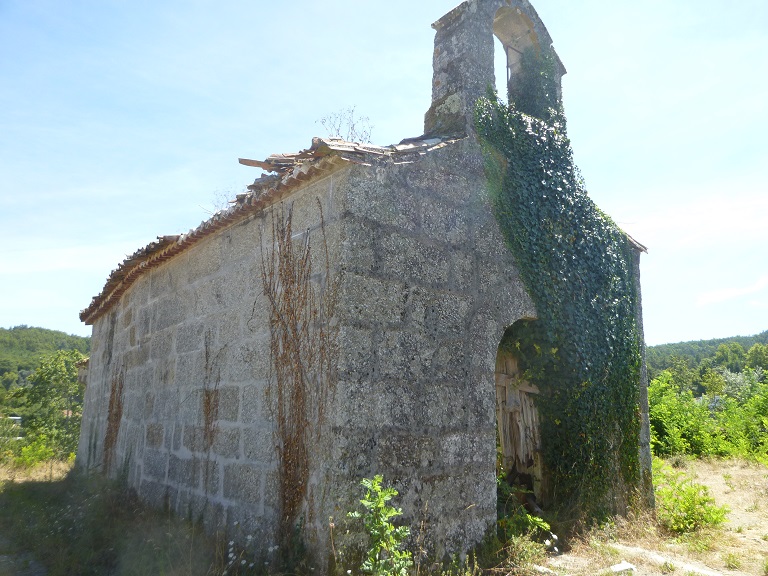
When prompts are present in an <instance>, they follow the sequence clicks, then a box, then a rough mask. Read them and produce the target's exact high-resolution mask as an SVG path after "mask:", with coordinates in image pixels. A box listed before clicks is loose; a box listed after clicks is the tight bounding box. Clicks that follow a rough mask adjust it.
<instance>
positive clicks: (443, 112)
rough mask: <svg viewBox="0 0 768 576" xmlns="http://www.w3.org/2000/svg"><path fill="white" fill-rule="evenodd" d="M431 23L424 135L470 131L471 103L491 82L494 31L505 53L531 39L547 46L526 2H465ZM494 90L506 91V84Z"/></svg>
mask: <svg viewBox="0 0 768 576" xmlns="http://www.w3.org/2000/svg"><path fill="white" fill-rule="evenodd" d="M432 27H433V28H434V29H435V31H436V34H435V51H434V56H433V77H432V105H431V106H430V108H429V110H428V111H427V113H426V116H425V118H424V133H425V134H427V135H435V136H463V135H466V134H469V133H471V132H472V130H473V128H472V127H473V113H474V106H475V102H476V101H477V99H478V98H480V97H481V96H484V95H485V93H486V90H487V89H488V87H489V86H490V87H493V86H495V83H496V81H495V78H494V66H493V57H494V41H495V37H494V30H495V31H496V36H497V37H498V38H499V39H500V40H501V41H502V42H504V43H505V47H507V52H508V53H510V54H514V53H515V52H514V50H515V49H519V46H520V45H522V46H526V45H530V44H531V43H532V42H533V44H535V45H539V46H547V47H551V45H552V39H551V38H550V36H549V33H548V32H547V29H546V28H545V27H544V24H542V22H541V20H540V19H539V16H538V14H536V11H535V10H534V9H533V7H532V6H531V5H530V3H529V2H528V1H527V0H467V1H466V2H464V3H462V4H461V5H459V6H457V7H456V8H454V9H453V10H451V11H450V12H449V13H448V14H446V15H445V16H443V17H442V18H440V19H439V20H438V21H437V22H435V23H434V24H433V25H432ZM515 42H518V43H519V45H518V46H515ZM510 49H511V51H510ZM564 73H565V69H564V68H562V74H564ZM562 74H561V75H562ZM497 88H498V89H499V90H500V91H501V92H503V93H506V87H497Z"/></svg>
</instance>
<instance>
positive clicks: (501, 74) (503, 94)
mask: <svg viewBox="0 0 768 576" xmlns="http://www.w3.org/2000/svg"><path fill="white" fill-rule="evenodd" d="M493 75H494V78H495V83H496V93H497V94H498V96H499V98H501V99H502V100H504V101H506V100H507V98H508V94H507V90H508V88H507V82H508V81H509V77H508V75H507V49H506V48H505V47H504V44H502V43H501V40H499V37H498V36H494V38H493Z"/></svg>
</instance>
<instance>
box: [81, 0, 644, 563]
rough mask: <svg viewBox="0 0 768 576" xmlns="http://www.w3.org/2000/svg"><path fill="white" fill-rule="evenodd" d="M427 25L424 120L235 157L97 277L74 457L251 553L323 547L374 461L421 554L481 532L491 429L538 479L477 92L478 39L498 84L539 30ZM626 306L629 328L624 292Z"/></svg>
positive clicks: (513, 287)
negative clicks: (509, 339)
mask: <svg viewBox="0 0 768 576" xmlns="http://www.w3.org/2000/svg"><path fill="white" fill-rule="evenodd" d="M433 28H434V29H435V31H436V36H435V52H434V76H433V80H432V104H431V106H430V108H429V110H428V111H427V113H426V116H425V126H424V135H423V136H421V137H418V138H411V139H407V140H404V141H402V142H401V143H400V144H397V145H392V146H374V145H369V144H361V143H355V142H347V141H343V140H340V139H336V138H315V139H313V140H312V143H311V146H310V147H309V148H307V149H306V150H303V151H301V152H298V153H296V154H276V155H273V156H270V157H269V158H267V159H266V160H263V161H259V160H248V159H241V160H240V162H241V163H242V164H245V165H248V166H253V167H256V168H259V169H261V170H262V171H263V172H264V174H263V175H261V176H259V177H258V178H256V180H255V181H254V182H253V184H251V185H250V186H248V191H247V193H243V194H240V195H238V196H237V198H236V199H234V201H233V202H232V203H231V206H230V207H229V208H228V209H226V210H223V211H220V212H218V213H216V214H215V215H214V216H213V217H211V218H210V219H209V220H207V221H205V222H203V223H202V224H201V225H200V226H198V227H197V228H195V229H193V230H191V231H189V232H188V233H186V234H182V235H174V236H161V237H158V239H157V240H156V241H154V242H152V243H150V244H148V245H147V246H145V247H144V248H141V249H139V250H138V251H136V252H135V253H134V254H133V255H131V256H129V257H128V258H127V259H125V260H124V261H123V262H122V263H121V264H120V265H119V266H118V267H117V268H116V269H115V270H114V271H113V272H112V273H111V274H110V276H109V278H108V279H107V281H106V284H105V286H104V288H103V290H102V291H101V293H100V294H98V295H97V296H96V297H94V298H93V301H92V302H91V303H90V305H89V306H88V307H87V308H86V309H85V310H83V311H82V313H81V319H82V320H83V321H84V322H85V323H86V324H89V325H92V326H93V340H92V352H91V356H90V360H89V365H88V373H87V388H86V395H85V401H84V410H83V421H82V430H81V436H80V443H79V449H78V453H77V465H78V466H79V467H81V468H83V469H87V470H93V471H97V472H100V473H104V474H107V475H112V476H119V475H122V476H123V477H124V478H125V481H126V482H127V483H128V484H129V485H130V486H131V487H133V488H135V490H136V491H137V493H138V494H139V496H140V497H141V498H142V499H143V500H144V501H146V502H148V503H150V504H151V505H153V506H157V507H166V508H168V509H170V510H172V511H174V512H176V513H177V514H179V515H181V516H186V517H191V518H194V519H200V520H202V521H203V523H204V524H205V526H206V527H207V528H208V529H209V530H211V531H214V530H219V531H226V533H227V534H229V535H231V537H232V538H233V539H239V540H241V541H244V538H245V535H246V534H248V535H253V536H255V537H256V539H257V540H258V541H259V542H260V544H261V545H263V547H264V549H267V548H270V549H271V547H272V546H273V545H277V543H278V540H279V538H280V534H281V533H284V532H285V530H286V524H287V523H289V524H292V525H294V526H295V525H298V524H300V525H301V529H302V531H303V537H304V538H305V540H306V542H307V543H308V546H309V547H310V549H313V550H316V551H319V552H320V553H325V552H326V551H327V545H328V529H329V528H328V523H329V518H330V517H335V518H338V519H341V518H342V517H343V516H344V515H345V513H346V511H347V510H349V509H350V507H353V506H354V504H355V502H356V500H357V499H358V498H359V486H358V484H359V481H360V479H361V478H364V477H371V476H373V475H374V474H383V475H384V477H385V479H386V481H387V482H388V483H391V484H392V485H394V486H395V487H396V488H397V489H398V491H399V493H400V495H399V497H398V506H400V507H402V509H403V512H404V520H405V521H406V522H410V523H411V524H412V525H414V526H416V525H417V524H421V525H423V526H426V527H427V528H426V529H427V530H428V533H429V541H430V542H431V543H432V546H433V547H434V550H433V552H434V553H435V554H437V555H443V554H446V553H463V552H464V551H466V550H467V549H468V548H469V547H470V546H472V545H473V544H475V543H477V542H479V541H480V540H481V539H482V538H483V536H484V534H485V533H486V531H487V530H488V528H489V527H490V526H492V525H493V524H494V522H495V520H496V465H497V428H498V437H499V443H500V446H501V448H500V449H501V452H502V458H503V459H504V463H505V466H507V467H513V468H514V467H517V468H519V469H520V472H525V473H526V474H529V475H530V476H532V477H533V483H532V489H533V490H534V491H539V492H540V491H541V483H542V482H543V481H544V479H543V478H542V477H541V476H542V475H543V474H545V471H542V469H541V465H540V462H539V444H540V443H541V441H542V440H541V438H539V437H538V435H537V426H538V424H537V422H536V420H537V417H538V416H537V412H536V402H537V400H536V395H537V393H538V391H537V390H536V389H535V387H531V386H528V385H526V383H525V382H524V381H522V380H521V378H520V375H519V374H518V371H517V366H516V361H515V358H514V357H513V356H510V355H509V354H507V353H503V352H500V347H499V345H500V342H501V340H502V337H503V335H504V334H505V331H506V330H507V329H508V328H509V327H510V326H513V325H514V324H515V323H516V322H518V321H520V320H526V319H528V320H530V319H535V318H537V310H536V306H535V304H534V302H533V300H532V298H531V296H530V293H529V290H528V289H527V287H526V286H525V285H524V283H523V282H522V280H521V278H520V274H519V272H518V266H517V264H516V262H515V259H514V258H513V256H512V254H511V253H510V251H509V249H508V248H507V247H506V246H505V242H504V239H503V237H502V234H501V232H500V230H499V225H498V224H497V222H496V219H495V218H494V213H493V210H492V208H491V205H490V201H489V199H488V194H487V179H486V174H485V172H484V161H483V154H482V150H481V147H480V145H479V144H478V141H477V138H476V136H475V134H474V129H473V109H474V103H475V101H476V100H477V99H478V98H479V97H481V96H482V95H484V94H485V92H486V90H487V87H488V86H489V85H491V86H492V85H493V84H494V62H493V60H494V42H500V43H501V44H502V45H503V46H504V48H505V52H506V54H507V58H508V61H507V69H508V81H509V82H510V83H514V82H515V75H516V74H517V71H518V66H519V62H518V60H519V54H521V53H522V51H523V50H524V49H526V48H530V47H534V48H536V47H539V46H545V47H551V45H552V40H551V38H550V37H549V34H548V32H547V30H546V28H545V27H544V25H543V23H542V22H541V21H540V19H539V17H538V15H537V14H536V11H535V10H534V9H533V7H532V6H531V5H530V3H529V2H528V1H527V0H468V1H466V2H464V3H462V4H461V5H460V6H458V7H456V8H455V9H454V10H452V11H451V12H449V13H448V14H446V15H445V16H443V17H442V18H440V19H439V20H438V21H437V22H435V24H434V25H433ZM558 66H559V75H560V76H562V74H564V73H565V69H564V67H562V64H559V61H558ZM425 81H427V80H426V79H425ZM628 241H631V240H629V239H628ZM633 246H634V248H635V252H636V261H635V266H634V274H635V281H636V282H639V265H638V264H637V262H639V254H640V252H641V251H642V246H640V245H638V244H636V243H633ZM636 321H637V325H638V332H639V334H640V335H641V337H642V322H641V315H640V310H639V308H638V310H637V317H636ZM643 377H644V371H643ZM639 389H640V396H639V397H638V399H637V402H638V413H639V414H640V418H641V420H642V423H641V434H640V445H639V446H638V451H639V453H640V462H641V464H642V466H643V467H645V468H647V467H649V459H650V451H649V444H648V442H649V438H648V426H647V400H646V398H645V382H640V383H639ZM541 497H542V498H543V499H545V496H544V495H541Z"/></svg>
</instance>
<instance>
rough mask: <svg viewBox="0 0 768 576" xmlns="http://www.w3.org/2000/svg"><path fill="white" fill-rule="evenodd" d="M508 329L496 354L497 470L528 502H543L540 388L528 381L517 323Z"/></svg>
mask: <svg viewBox="0 0 768 576" xmlns="http://www.w3.org/2000/svg"><path fill="white" fill-rule="evenodd" d="M519 322H527V321H526V320H520V321H518V322H516V323H515V324H513V325H512V326H510V327H509V328H507V330H506V331H505V333H504V337H503V338H502V340H501V342H500V344H499V348H498V351H497V353H496V369H495V381H496V430H497V442H498V458H497V466H498V467H499V468H500V469H499V470H497V472H498V473H499V475H502V476H503V478H504V480H505V481H506V482H507V483H509V484H510V485H511V486H514V487H515V488H516V489H517V490H518V491H519V492H520V493H524V494H527V495H528V497H527V503H528V504H529V505H532V506H541V505H543V502H544V498H545V492H546V486H545V481H546V479H545V477H544V465H543V461H542V454H541V429H540V419H539V411H538V409H537V407H536V403H537V401H538V396H539V389H538V388H537V387H536V386H535V385H533V384H531V383H530V382H528V380H527V379H526V377H525V373H524V371H523V369H522V367H521V362H520V354H519V350H518V349H517V348H516V346H515V343H516V341H517V339H516V338H515V326H516V325H517V324H518V323H519ZM529 508H530V506H529Z"/></svg>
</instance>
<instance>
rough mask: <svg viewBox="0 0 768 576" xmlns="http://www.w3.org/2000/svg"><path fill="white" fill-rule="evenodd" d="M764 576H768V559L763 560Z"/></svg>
mask: <svg viewBox="0 0 768 576" xmlns="http://www.w3.org/2000/svg"><path fill="white" fill-rule="evenodd" d="M763 576H768V558H766V559H765V560H763Z"/></svg>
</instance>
